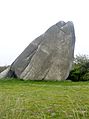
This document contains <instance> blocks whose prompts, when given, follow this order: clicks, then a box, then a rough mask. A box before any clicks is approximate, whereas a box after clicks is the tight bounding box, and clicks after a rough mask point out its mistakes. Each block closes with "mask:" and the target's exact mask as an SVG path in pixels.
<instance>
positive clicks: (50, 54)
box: [0, 21, 75, 80]
mask: <svg viewBox="0 0 89 119" xmlns="http://www.w3.org/2000/svg"><path fill="white" fill-rule="evenodd" d="M74 45H75V33H74V25H73V23H72V22H70V21H69V22H67V23H65V22H64V21H60V22H58V23H57V24H55V25H53V26H52V27H50V28H49V29H48V30H47V31H46V32H45V33H44V34H42V35H41V36H39V37H38V38H36V39H35V40H34V41H33V42H32V43H30V45H29V46H28V47H27V48H26V49H25V50H24V51H23V52H22V53H21V54H20V55H19V56H18V57H17V59H16V60H15V61H14V62H13V63H12V65H11V66H10V68H9V71H8V70H7V74H6V73H5V75H3V76H1V77H17V78H20V79H24V80H65V79H66V78H67V77H68V75H69V72H70V69H71V66H72V61H73V58H74ZM0 75H1V74H0Z"/></svg>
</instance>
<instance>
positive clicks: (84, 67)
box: [68, 55, 89, 81]
mask: <svg viewBox="0 0 89 119" xmlns="http://www.w3.org/2000/svg"><path fill="white" fill-rule="evenodd" d="M68 79H70V80H72V81H89V58H88V56H86V55H82V56H81V55H79V56H76V58H75V59H74V63H73V68H72V70H71V71H70V74H69V77H68Z"/></svg>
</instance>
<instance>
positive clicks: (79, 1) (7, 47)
mask: <svg viewBox="0 0 89 119" xmlns="http://www.w3.org/2000/svg"><path fill="white" fill-rule="evenodd" d="M60 20H64V21H65V22H67V21H73V23H74V26H75V34H76V45H75V54H87V55H89V0H0V65H8V64H11V63H12V62H13V61H14V60H15V58H16V57H17V56H18V55H19V54H20V53H21V52H22V51H23V50H24V49H25V48H26V47H27V46H28V45H29V43H30V42H31V41H32V40H34V39H35V38H36V37H38V36H39V35H41V34H42V33H44V32H45V31H46V30H47V29H48V28H49V27H50V26H51V25H53V24H55V23H56V22H58V21H60Z"/></svg>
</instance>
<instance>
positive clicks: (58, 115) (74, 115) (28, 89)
mask: <svg viewBox="0 0 89 119" xmlns="http://www.w3.org/2000/svg"><path fill="white" fill-rule="evenodd" d="M0 119H89V82H71V81H63V82H57V81H52V82H51V81H21V80H15V79H13V80H0Z"/></svg>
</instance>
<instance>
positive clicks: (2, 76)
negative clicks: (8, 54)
mask: <svg viewBox="0 0 89 119" xmlns="http://www.w3.org/2000/svg"><path fill="white" fill-rule="evenodd" d="M9 71H10V67H8V68H6V69H5V70H4V71H2V72H1V73H0V79H2V78H6V77H7V74H8V72H9Z"/></svg>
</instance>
